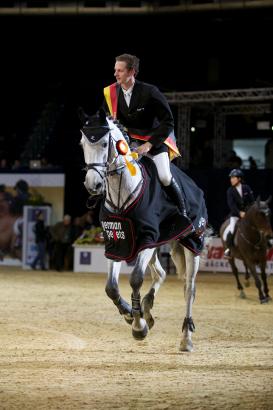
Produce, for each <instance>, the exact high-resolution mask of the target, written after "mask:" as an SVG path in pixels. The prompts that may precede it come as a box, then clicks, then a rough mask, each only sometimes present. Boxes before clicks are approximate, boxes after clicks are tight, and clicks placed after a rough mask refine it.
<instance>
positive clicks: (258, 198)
mask: <svg viewBox="0 0 273 410" xmlns="http://www.w3.org/2000/svg"><path fill="white" fill-rule="evenodd" d="M260 202H261V196H260V195H258V196H257V198H256V203H257V205H258V208H260Z"/></svg>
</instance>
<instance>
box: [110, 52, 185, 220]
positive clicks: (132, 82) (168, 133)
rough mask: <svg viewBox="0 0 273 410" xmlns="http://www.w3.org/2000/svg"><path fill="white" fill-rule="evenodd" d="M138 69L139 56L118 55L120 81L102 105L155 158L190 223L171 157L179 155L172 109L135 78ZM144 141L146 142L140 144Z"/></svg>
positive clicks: (166, 185)
mask: <svg viewBox="0 0 273 410" xmlns="http://www.w3.org/2000/svg"><path fill="white" fill-rule="evenodd" d="M138 70H139V59H138V58H137V57H136V56H133V55H130V54H122V55H120V56H118V57H116V63H115V67H114V76H115V77H116V80H117V82H116V83H114V84H112V85H110V86H108V87H106V88H105V89H104V97H105V100H104V103H103V108H104V110H105V111H106V112H108V113H110V115H111V116H112V117H113V118H114V119H118V120H119V121H120V122H121V124H122V125H123V126H125V127H126V128H127V130H128V134H129V135H130V137H131V138H132V139H133V140H134V141H137V142H138V147H136V149H135V150H136V152H138V154H140V155H145V154H148V156H149V157H150V158H151V159H152V160H153V162H154V163H155V165H156V168H157V172H158V177H159V180H160V182H161V183H162V185H163V186H164V189H165V191H166V192H167V194H168V195H169V197H170V198H171V199H172V201H173V202H174V203H175V204H176V205H177V207H178V209H179V212H180V213H181V214H182V215H183V216H184V218H186V219H187V221H188V222H189V223H190V224H191V222H192V221H191V220H190V218H189V217H188V215H187V212H186V206H185V201H184V197H183V195H182V192H181V189H180V187H179V185H178V183H177V181H176V179H175V178H174V176H173V175H172V173H171V170H170V159H172V158H174V157H175V156H179V155H180V154H179V151H178V149H177V146H176V143H175V137H174V120H173V116H172V112H171V109H170V107H169V104H168V102H167V100H166V98H165V96H164V95H163V94H162V93H161V92H160V91H159V90H158V88H157V87H155V86H153V85H151V84H147V83H143V82H140V81H138V80H136V79H135V77H136V75H137V74H138ZM141 141H142V142H144V143H143V144H141V145H139V143H140V142H141Z"/></svg>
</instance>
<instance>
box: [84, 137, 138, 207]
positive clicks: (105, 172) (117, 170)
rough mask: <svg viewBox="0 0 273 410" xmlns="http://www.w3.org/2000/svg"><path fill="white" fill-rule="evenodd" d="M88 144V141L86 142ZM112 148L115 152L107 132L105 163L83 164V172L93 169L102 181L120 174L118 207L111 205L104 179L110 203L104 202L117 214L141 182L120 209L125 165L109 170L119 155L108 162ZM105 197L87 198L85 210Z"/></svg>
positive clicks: (133, 192) (92, 196) (111, 139)
mask: <svg viewBox="0 0 273 410" xmlns="http://www.w3.org/2000/svg"><path fill="white" fill-rule="evenodd" d="M83 136H84V137H85V138H86V139H87V140H88V138H87V137H86V136H85V134H84V133H83ZM88 142H89V141H88ZM112 147H113V148H114V151H115V152H116V149H115V146H114V143H113V137H112V135H111V132H110V131H109V144H108V153H107V159H106V162H93V163H90V164H85V168H84V170H85V171H89V170H90V169H93V170H94V171H96V172H97V173H98V174H99V176H100V177H101V179H102V180H104V179H105V178H106V177H107V176H109V175H115V174H120V181H119V194H118V205H117V206H116V205H115V204H114V203H113V200H112V198H111V195H110V189H109V182H108V180H107V179H106V182H107V184H108V193H109V196H110V201H109V200H108V199H105V200H106V202H107V203H108V204H109V205H110V206H111V208H113V209H114V210H115V211H118V212H122V211H123V210H124V208H125V206H126V205H127V204H128V202H129V201H130V199H131V198H132V197H133V195H134V194H135V192H137V190H138V189H139V186H140V185H141V183H142V180H140V182H139V183H138V184H137V186H136V188H135V189H134V190H133V191H132V192H131V193H130V195H129V196H128V198H127V199H126V201H125V202H124V203H123V205H122V207H120V192H121V183H122V174H123V173H122V172H121V171H122V170H124V168H125V167H126V164H123V165H121V166H119V167H117V168H115V169H112V170H110V169H109V168H110V166H111V165H113V164H114V163H115V161H116V160H117V158H118V157H119V154H116V155H115V157H114V158H113V160H112V161H111V162H110V160H109V159H110V155H111V149H112ZM132 162H135V160H133V161H132ZM98 168H101V170H99V169H98ZM104 195H105V192H104V193H102V194H99V195H92V194H91V196H90V197H89V198H88V200H87V204H86V206H87V208H94V207H95V206H96V205H97V202H98V201H99V200H100V199H102V198H103V196H104ZM93 201H94V202H95V203H94V204H92V203H91V202H93Z"/></svg>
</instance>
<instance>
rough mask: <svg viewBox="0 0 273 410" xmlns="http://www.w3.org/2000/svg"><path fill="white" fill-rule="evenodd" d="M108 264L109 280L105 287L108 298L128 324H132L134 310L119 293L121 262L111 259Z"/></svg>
mask: <svg viewBox="0 0 273 410" xmlns="http://www.w3.org/2000/svg"><path fill="white" fill-rule="evenodd" d="M107 264H108V279H107V283H106V287H105V292H106V294H107V296H109V298H110V299H112V301H113V302H114V304H115V305H116V306H117V308H118V310H119V313H120V314H121V315H123V316H124V319H125V320H126V322H127V323H129V324H132V322H133V318H132V308H131V306H130V305H129V303H127V302H126V300H124V299H123V298H122V297H121V296H120V293H119V287H118V280H119V273H120V268H121V262H115V261H112V260H110V259H108V261H107Z"/></svg>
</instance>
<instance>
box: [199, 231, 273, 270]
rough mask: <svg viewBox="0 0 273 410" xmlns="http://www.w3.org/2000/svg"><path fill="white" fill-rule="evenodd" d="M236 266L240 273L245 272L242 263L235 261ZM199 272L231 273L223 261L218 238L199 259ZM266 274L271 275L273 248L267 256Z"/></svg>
mask: <svg viewBox="0 0 273 410" xmlns="http://www.w3.org/2000/svg"><path fill="white" fill-rule="evenodd" d="M235 262H236V266H237V267H238V270H239V271H240V272H245V268H244V265H243V263H242V262H241V261H240V260H239V259H236V260H235ZM200 270H201V271H209V272H231V267H230V264H229V262H228V260H227V259H224V248H223V245H222V241H221V239H220V238H213V239H212V240H211V242H210V244H209V246H208V247H207V249H206V251H205V252H204V255H203V256H202V257H201V261H200ZM266 272H267V274H272V273H273V248H271V249H269V250H268V254H267V266H266Z"/></svg>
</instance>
